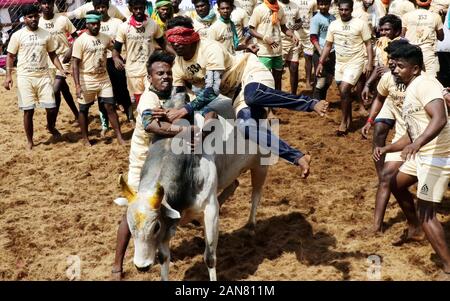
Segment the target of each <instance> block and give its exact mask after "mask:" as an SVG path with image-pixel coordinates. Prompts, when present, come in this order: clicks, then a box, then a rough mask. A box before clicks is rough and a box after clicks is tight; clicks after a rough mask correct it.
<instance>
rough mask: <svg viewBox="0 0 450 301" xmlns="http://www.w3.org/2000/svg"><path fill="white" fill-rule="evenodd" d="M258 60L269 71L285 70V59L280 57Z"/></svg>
mask: <svg viewBox="0 0 450 301" xmlns="http://www.w3.org/2000/svg"><path fill="white" fill-rule="evenodd" d="M258 59H259V61H260V62H261V63H263V65H264V66H266V68H267V69H269V70H272V69H274V70H278V71H281V70H283V67H284V62H283V57H282V56H281V55H280V56H258Z"/></svg>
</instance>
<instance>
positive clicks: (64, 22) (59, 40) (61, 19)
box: [39, 14, 77, 66]
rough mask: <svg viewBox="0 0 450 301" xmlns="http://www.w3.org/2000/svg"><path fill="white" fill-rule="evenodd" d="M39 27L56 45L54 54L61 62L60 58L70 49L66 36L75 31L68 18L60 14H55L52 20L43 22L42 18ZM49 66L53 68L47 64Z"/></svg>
mask: <svg viewBox="0 0 450 301" xmlns="http://www.w3.org/2000/svg"><path fill="white" fill-rule="evenodd" d="M39 27H41V28H43V29H45V30H47V31H48V32H49V33H50V35H51V36H52V39H53V40H54V42H55V44H56V54H57V55H58V57H59V59H60V61H61V62H62V57H63V56H64V54H65V53H66V51H67V50H68V49H69V48H70V45H69V40H68V39H67V35H71V34H73V33H74V32H76V31H77V29H76V28H75V26H73V24H72V22H70V20H69V18H67V17H66V16H64V15H61V14H55V15H54V16H53V18H52V19H50V20H45V19H44V17H40V18H39ZM49 66H53V64H52V65H50V64H49Z"/></svg>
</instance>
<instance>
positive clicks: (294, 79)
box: [287, 61, 298, 95]
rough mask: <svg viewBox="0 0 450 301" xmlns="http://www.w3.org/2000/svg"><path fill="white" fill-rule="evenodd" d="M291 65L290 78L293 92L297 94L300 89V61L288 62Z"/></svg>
mask: <svg viewBox="0 0 450 301" xmlns="http://www.w3.org/2000/svg"><path fill="white" fill-rule="evenodd" d="M287 64H288V66H289V79H290V83H291V94H294V95H297V89H298V63H297V62H290V61H288V62H287Z"/></svg>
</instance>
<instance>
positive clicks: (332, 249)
mask: <svg viewBox="0 0 450 301" xmlns="http://www.w3.org/2000/svg"><path fill="white" fill-rule="evenodd" d="M3 79H4V78H3V77H0V81H1V82H3ZM70 81H72V80H70ZM285 82H286V81H285ZM303 86H304V82H302V83H301V87H300V90H301V88H302V87H303ZM285 88H287V87H285ZM15 89H16V87H14V89H13V91H10V92H7V91H6V90H4V89H3V88H1V90H2V95H1V99H2V110H1V112H0V117H1V118H0V125H1V129H2V134H1V135H0V196H1V198H0V229H1V231H0V258H1V260H0V279H4V280H15V279H24V280H65V279H68V277H69V276H70V273H69V272H71V271H73V270H74V268H75V267H76V265H77V261H74V260H73V259H74V258H79V259H80V261H79V263H80V268H81V277H80V278H81V279H82V280H108V279H109V276H110V271H111V265H112V262H113V258H114V250H115V239H116V230H117V226H118V223H119V222H120V220H121V218H122V215H123V213H124V208H120V207H118V206H116V205H114V204H113V203H112V200H113V199H114V198H115V197H117V196H119V188H118V186H117V184H116V179H117V175H118V174H119V173H121V172H126V171H127V165H128V149H129V146H126V147H121V146H119V145H117V144H116V142H115V140H113V139H112V138H111V137H112V133H111V132H110V133H109V138H108V139H103V138H100V136H99V131H100V125H99V122H98V118H97V117H98V112H97V108H96V107H93V109H91V113H92V116H93V119H92V122H91V124H90V131H91V133H92V134H93V135H92V136H93V138H94V139H95V142H96V143H95V145H94V146H93V147H92V148H85V147H83V146H82V145H81V143H80V140H79V139H80V134H79V129H78V128H75V127H73V126H72V125H71V124H70V122H69V121H70V120H71V119H72V116H71V114H70V112H69V109H68V107H67V105H66V104H65V103H63V105H62V108H61V114H60V116H59V119H58V123H57V127H58V129H59V130H60V131H61V133H62V134H63V140H62V141H61V142H57V143H52V141H51V140H50V139H49V138H50V135H49V134H48V133H47V131H46V129H45V114H44V111H42V110H38V111H37V112H36V114H35V117H34V120H35V138H34V139H35V143H37V144H38V145H37V146H36V147H35V148H34V149H33V151H32V152H29V151H27V150H25V142H26V139H25V134H24V131H23V125H22V114H21V113H20V112H19V110H18V108H17V100H16V90H15ZM337 99H338V96H337V93H336V90H335V88H333V92H332V93H330V95H329V100H330V101H331V102H335V101H336V100H337ZM277 116H278V117H279V118H280V119H281V120H282V124H281V136H282V137H283V138H285V139H286V140H287V141H288V142H290V143H291V144H292V145H294V146H296V147H299V148H300V149H302V150H303V151H309V152H311V155H312V158H313V161H312V169H311V175H310V177H309V178H308V179H307V180H306V181H304V180H300V179H299V173H298V170H297V169H296V168H294V167H293V166H291V165H288V164H286V163H285V162H281V161H280V162H279V163H277V164H276V165H275V166H273V167H271V169H270V171H269V176H268V179H267V182H266V185H265V189H264V195H263V200H262V202H261V204H260V207H259V210H258V214H257V228H256V234H255V236H250V235H249V233H248V231H245V229H243V226H244V225H245V223H246V221H247V218H248V214H249V212H250V190H251V187H250V184H249V183H250V181H249V175H248V174H244V175H242V177H241V179H240V182H241V185H240V187H239V188H238V189H237V191H236V193H235V195H234V196H233V197H232V198H231V199H230V200H229V201H227V203H225V205H224V206H223V207H222V210H221V215H220V238H219V246H218V254H217V272H218V279H219V280H367V279H368V271H370V269H371V267H372V268H375V270H376V268H377V266H376V265H372V266H371V265H370V264H369V260H368V257H369V256H371V255H376V256H378V257H376V258H379V259H380V262H381V263H380V266H379V267H380V269H381V270H379V271H380V272H381V274H380V279H382V280H433V279H436V277H437V275H438V272H439V265H440V261H439V259H438V258H437V256H436V254H435V253H434V251H433V250H432V248H431V246H430V245H429V244H428V243H423V244H421V243H411V244H406V245H403V246H401V247H394V246H392V245H391V242H392V241H394V240H396V239H397V238H398V237H399V236H400V235H401V233H402V232H403V230H404V229H405V220H404V217H403V214H402V213H401V211H400V209H399V207H398V205H397V204H396V203H395V200H394V199H393V198H392V199H391V201H390V203H389V207H388V209H387V213H386V217H385V221H386V223H387V227H386V228H387V230H386V232H385V233H384V234H383V235H381V236H378V237H374V236H373V235H372V234H370V231H369V229H370V226H371V223H372V215H373V209H374V195H375V191H376V184H377V178H376V175H375V169H374V167H373V163H372V160H371V156H370V154H371V150H370V142H369V141H368V140H363V139H361V135H360V134H359V132H358V131H354V132H351V133H350V134H349V135H348V136H347V137H336V136H334V130H335V129H336V128H337V126H338V120H339V116H340V110H339V108H338V106H337V104H334V105H332V106H331V110H330V112H329V114H328V116H326V117H325V118H320V117H318V116H317V115H314V114H309V113H291V112H288V111H285V110H278V111H277ZM120 118H121V123H122V129H123V132H124V133H125V137H126V139H127V140H129V139H131V133H132V128H131V126H130V125H129V124H127V123H126V122H125V117H124V115H123V114H120ZM364 120H365V118H362V117H361V118H360V117H358V116H357V114H354V123H355V124H356V126H355V127H354V128H359V127H360V126H362V124H363V123H364ZM449 211H450V206H449V202H448V195H447V198H446V200H445V201H444V203H443V205H442V206H441V210H440V214H439V218H440V220H441V221H442V222H443V224H444V227H445V230H446V233H447V240H448V241H449V242H450V218H449V214H448V213H449ZM171 249H172V263H171V270H170V278H171V279H173V280H207V279H208V274H207V269H206V266H205V264H204V263H203V255H202V254H203V251H204V242H203V233H202V229H201V228H198V227H195V226H193V225H188V226H184V227H179V228H178V232H177V233H176V236H175V237H174V240H173V241H172V244H171ZM132 253H133V244H132V243H130V247H129V249H128V252H127V255H126V259H125V264H124V271H125V279H126V280H157V279H159V270H160V269H159V266H155V267H153V268H152V270H151V271H150V272H148V273H145V274H142V273H138V272H137V271H136V269H135V268H134V267H133V264H132ZM72 256H78V257H72Z"/></svg>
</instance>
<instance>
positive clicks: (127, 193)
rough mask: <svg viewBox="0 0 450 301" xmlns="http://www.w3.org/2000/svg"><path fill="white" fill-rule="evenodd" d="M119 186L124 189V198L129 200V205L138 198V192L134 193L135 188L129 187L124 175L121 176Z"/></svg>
mask: <svg viewBox="0 0 450 301" xmlns="http://www.w3.org/2000/svg"><path fill="white" fill-rule="evenodd" d="M119 185H120V188H121V189H122V193H123V196H124V197H125V198H126V199H127V200H128V204H131V203H132V202H134V201H135V200H136V198H137V195H136V192H134V190H133V188H131V187H130V186H128V184H127V182H126V181H125V179H124V178H123V175H122V174H120V175H119Z"/></svg>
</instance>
